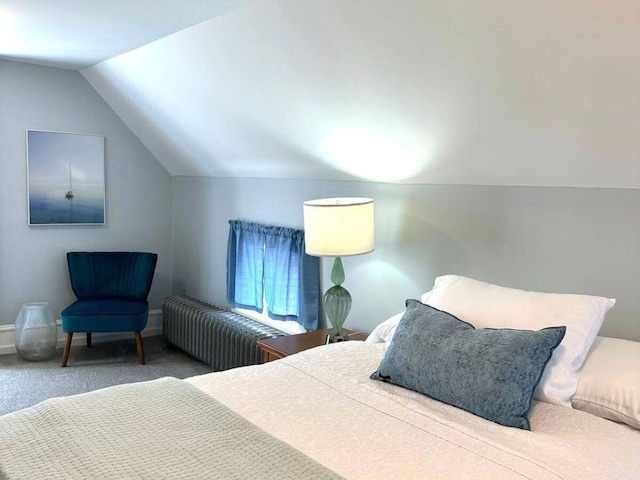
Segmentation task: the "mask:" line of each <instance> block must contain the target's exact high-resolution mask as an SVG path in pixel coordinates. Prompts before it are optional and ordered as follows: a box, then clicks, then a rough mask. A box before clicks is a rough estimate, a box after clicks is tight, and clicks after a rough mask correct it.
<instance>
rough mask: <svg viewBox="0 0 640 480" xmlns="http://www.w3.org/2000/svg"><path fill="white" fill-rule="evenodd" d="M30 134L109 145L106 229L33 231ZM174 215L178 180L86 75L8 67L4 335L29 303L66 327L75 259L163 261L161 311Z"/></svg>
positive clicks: (1, 178) (0, 290)
mask: <svg viewBox="0 0 640 480" xmlns="http://www.w3.org/2000/svg"><path fill="white" fill-rule="evenodd" d="M26 129H39V130H52V131H63V132H77V133H95V134H102V135H104V136H105V152H106V159H105V164H106V187H107V225H106V226H96V227H86V226H84V227H83V226H65V227H53V226H49V227H47V226H40V227H29V226H28V225H27V195H26V191H27V186H26V154H25V143H26V141H25V130H26ZM171 207H172V197H171V177H170V176H169V175H168V173H167V172H166V170H165V169H164V168H163V167H162V166H161V165H160V164H159V163H158V162H157V161H156V159H155V158H154V157H153V156H152V155H151V154H150V153H149V151H148V150H147V149H146V148H145V147H144V146H143V145H142V143H140V141H139V140H138V139H137V138H136V137H135V136H134V135H133V134H132V133H131V131H130V130H129V129H128V128H127V127H126V126H125V125H124V124H123V123H122V121H121V120H120V119H119V118H118V117H117V116H116V115H115V114H114V113H113V111H112V110H111V109H110V108H109V107H108V106H107V104H106V103H105V102H104V101H103V100H102V98H101V97H100V96H99V95H98V94H97V93H96V92H95V91H94V90H93V88H92V87H91V86H90V85H89V84H88V83H87V81H86V80H85V79H84V78H83V77H82V76H81V75H80V74H79V73H78V72H75V71H69V70H61V69H55V68H48V67H40V66H34V65H27V64H22V63H16V62H8V61H0V325H5V324H11V323H13V322H14V321H15V318H16V315H17V314H18V311H19V310H20V306H21V305H22V303H24V302H31V301H48V302H49V303H50V305H51V308H52V311H53V313H54V315H55V316H56V317H57V318H59V315H60V311H61V310H62V308H64V307H65V306H66V305H67V304H69V303H71V301H72V300H73V299H74V298H75V297H74V296H73V292H72V291H71V287H70V285H69V281H68V274H67V269H66V268H67V267H66V260H65V252H67V251H70V250H146V251H153V252H156V253H158V254H159V262H158V268H157V271H156V275H155V279H154V283H153V287H152V290H151V294H150V298H149V300H150V306H151V308H159V307H160V305H161V301H162V299H163V298H164V297H165V296H166V295H167V294H168V293H169V291H170V277H171V222H172V219H171Z"/></svg>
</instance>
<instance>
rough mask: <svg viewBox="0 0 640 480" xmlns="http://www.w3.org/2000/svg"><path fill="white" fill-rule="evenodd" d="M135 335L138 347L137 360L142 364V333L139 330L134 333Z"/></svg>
mask: <svg viewBox="0 0 640 480" xmlns="http://www.w3.org/2000/svg"><path fill="white" fill-rule="evenodd" d="M134 334H135V336H136V348H137V349H138V360H139V361H140V365H144V349H143V348H142V335H140V332H135V333H134Z"/></svg>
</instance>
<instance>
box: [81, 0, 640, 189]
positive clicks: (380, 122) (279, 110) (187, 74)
mask: <svg viewBox="0 0 640 480" xmlns="http://www.w3.org/2000/svg"><path fill="white" fill-rule="evenodd" d="M81 73H82V75H84V77H85V78H86V79H87V80H88V81H89V82H90V83H91V84H92V85H93V87H94V88H95V89H96V90H97V91H98V92H99V94H100V95H102V97H103V98H104V99H105V100H106V101H107V102H108V103H109V104H110V105H111V107H112V108H113V109H114V110H115V111H116V112H117V113H118V115H120V116H121V118H122V119H123V120H124V121H125V122H126V123H127V124H128V126H129V127H130V128H131V129H132V130H133V131H134V133H135V134H136V135H138V137H139V138H140V139H141V140H142V141H143V142H144V143H145V145H146V146H147V147H148V148H149V149H150V150H151V152H152V153H153V154H154V155H155V156H156V157H157V158H158V160H159V161H160V162H161V163H162V164H163V165H164V166H165V168H166V169H167V170H168V171H169V172H170V173H171V175H204V176H222V177H266V178H312V179H334V180H354V179H355V180H358V179H360V180H373V181H383V182H411V183H446V184H447V183H448V184H484V185H550V186H578V187H622V188H638V187H640V4H639V3H638V2H637V1H635V0H618V1H616V2H610V1H609V0H591V1H589V2H584V1H582V0H569V1H565V2H557V1H552V0H543V1H540V2H513V1H510V0H488V1H484V2H475V1H473V0H457V1H456V0H454V1H452V0H430V1H425V0H394V1H389V0H304V1H300V0H267V1H258V2H255V3H253V4H252V5H250V6H249V7H247V8H244V9H242V10H239V11H237V12H234V13H230V14H227V15H223V16H219V17H216V18H213V19H211V20H209V21H207V22H204V23H200V24H198V25H195V26H193V27H190V28H188V29H185V30H182V31H180V32H178V33H175V34H173V35H170V36H168V37H165V38H162V39H160V40H158V41H155V42H153V43H150V44H148V45H146V46H144V47H141V48H139V49H137V50H133V51H130V52H128V53H125V54H123V55H120V56H118V57H115V58H112V59H110V60H107V61H105V62H103V63H100V64H98V65H95V66H93V67H89V68H86V69H83V70H81Z"/></svg>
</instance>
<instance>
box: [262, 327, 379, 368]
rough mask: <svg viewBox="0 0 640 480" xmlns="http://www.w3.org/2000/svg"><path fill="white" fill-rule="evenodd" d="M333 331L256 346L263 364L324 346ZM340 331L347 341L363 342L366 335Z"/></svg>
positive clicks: (306, 334) (278, 339)
mask: <svg viewBox="0 0 640 480" xmlns="http://www.w3.org/2000/svg"><path fill="white" fill-rule="evenodd" d="M332 331H333V329H332V328H329V329H325V330H317V331H315V332H307V333H300V334H298V335H285V336H283V337H274V338H265V339H263V340H260V341H258V346H259V347H260V348H261V349H262V361H263V362H264V363H267V362H271V361H273V360H278V359H279V358H284V357H286V356H288V355H293V354H294V353H299V352H302V351H304V350H308V349H310V348H313V347H319V346H320V345H324V344H325V342H326V340H327V334H328V333H330V332H332ZM342 331H343V332H344V333H345V334H347V335H350V336H349V341H353V340H360V341H362V340H365V339H366V338H367V334H366V333H360V332H353V331H351V330H347V329H346V328H343V329H342Z"/></svg>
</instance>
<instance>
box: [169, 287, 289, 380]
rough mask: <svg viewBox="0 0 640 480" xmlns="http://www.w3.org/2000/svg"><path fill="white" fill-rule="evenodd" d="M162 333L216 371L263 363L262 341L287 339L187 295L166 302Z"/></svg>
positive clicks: (280, 333)
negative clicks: (274, 338)
mask: <svg viewBox="0 0 640 480" xmlns="http://www.w3.org/2000/svg"><path fill="white" fill-rule="evenodd" d="M162 329H163V334H164V338H165V339H166V340H167V341H168V342H169V343H171V344H172V345H175V346H176V347H178V348H180V349H182V350H184V351H185V352H187V353H189V354H191V355H192V356H194V357H195V358H197V359H198V360H201V361H203V362H205V363H208V364H209V365H211V367H213V369H214V370H216V371H218V370H227V369H229V368H234V367H240V366H244V365H255V364H258V363H262V349H260V347H258V341H259V340H261V339H263V338H269V337H280V336H282V335H284V334H283V333H282V332H280V331H279V330H276V329H275V328H271V327H269V326H267V325H264V324H263V323H260V322H258V321H256V320H252V319H250V318H247V317H244V316H242V315H239V314H237V313H233V312H230V311H228V310H223V309H221V308H218V307H216V306H214V305H209V304H207V303H204V302H201V301H199V300H196V299H194V298H190V297H188V296H186V295H176V296H172V297H167V298H166V299H165V300H164V302H163V303H162Z"/></svg>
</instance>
